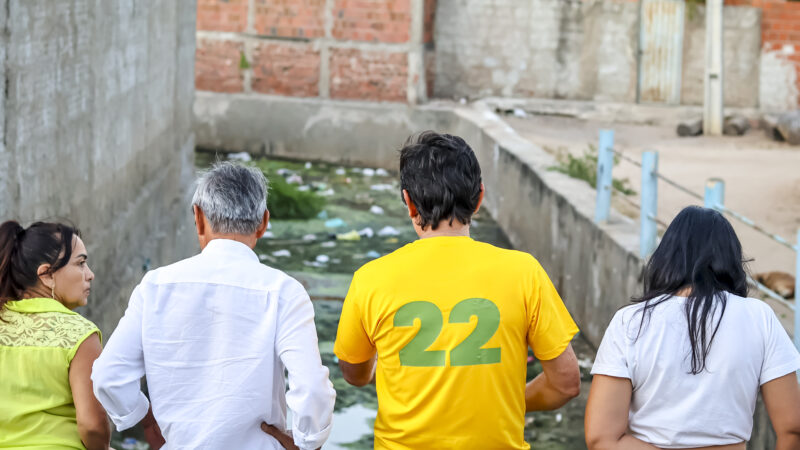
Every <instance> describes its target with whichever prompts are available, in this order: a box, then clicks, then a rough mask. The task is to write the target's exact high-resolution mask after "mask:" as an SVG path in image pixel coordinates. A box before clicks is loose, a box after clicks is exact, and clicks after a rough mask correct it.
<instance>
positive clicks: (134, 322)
mask: <svg viewBox="0 0 800 450" xmlns="http://www.w3.org/2000/svg"><path fill="white" fill-rule="evenodd" d="M141 291H142V287H141V285H139V286H137V287H136V289H134V291H133V294H132V295H131V299H130V302H129V303H128V309H127V310H126V311H125V315H124V316H123V317H122V319H120V321H119V324H118V325H117V328H116V330H114V332H113V334H112V335H111V338H110V339H109V340H108V344H107V345H106V347H105V349H103V352H102V354H101V355H100V357H99V358H97V360H96V361H95V362H94V365H93V366H92V383H93V389H94V395H95V397H97V400H99V401H100V403H101V404H102V405H103V408H105V410H106V411H107V412H108V415H109V417H111V420H112V421H113V422H114V425H116V427H117V430H119V431H122V430H125V429H128V428H130V427H132V426H134V425H136V424H137V423H139V421H141V420H142V418H144V416H145V415H146V414H147V411H148V409H149V408H150V402H149V401H148V400H147V397H145V395H144V394H143V393H142V390H141V379H142V377H143V376H144V354H143V352H142V300H143V299H142V294H141Z"/></svg>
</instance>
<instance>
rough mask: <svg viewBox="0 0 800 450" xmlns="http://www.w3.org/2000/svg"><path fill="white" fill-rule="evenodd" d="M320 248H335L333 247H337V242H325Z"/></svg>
mask: <svg viewBox="0 0 800 450" xmlns="http://www.w3.org/2000/svg"><path fill="white" fill-rule="evenodd" d="M320 247H325V248H333V247H336V242H333V241H325V242H323V243H322V244H320Z"/></svg>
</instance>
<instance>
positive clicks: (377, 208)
mask: <svg viewBox="0 0 800 450" xmlns="http://www.w3.org/2000/svg"><path fill="white" fill-rule="evenodd" d="M369 212H371V213H372V214H383V208H381V207H380V206H378V205H372V206H370V208H369Z"/></svg>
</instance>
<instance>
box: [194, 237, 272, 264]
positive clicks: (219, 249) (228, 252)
mask: <svg viewBox="0 0 800 450" xmlns="http://www.w3.org/2000/svg"><path fill="white" fill-rule="evenodd" d="M202 254H204V255H215V256H223V255H225V256H238V257H241V258H247V259H250V260H253V261H256V262H259V261H258V256H257V255H256V254H255V252H254V251H253V249H251V248H250V247H248V246H246V245H244V244H242V243H241V242H239V241H234V240H231V239H212V240H211V241H210V242H209V243H208V244H206V248H204V249H203V251H202Z"/></svg>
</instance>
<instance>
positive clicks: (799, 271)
mask: <svg viewBox="0 0 800 450" xmlns="http://www.w3.org/2000/svg"><path fill="white" fill-rule="evenodd" d="M794 251H795V254H796V255H797V256H796V258H797V259H796V261H795V263H794V346H795V347H797V348H798V349H800V228H798V229H797V247H795V249H794ZM798 376H800V372H798Z"/></svg>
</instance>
